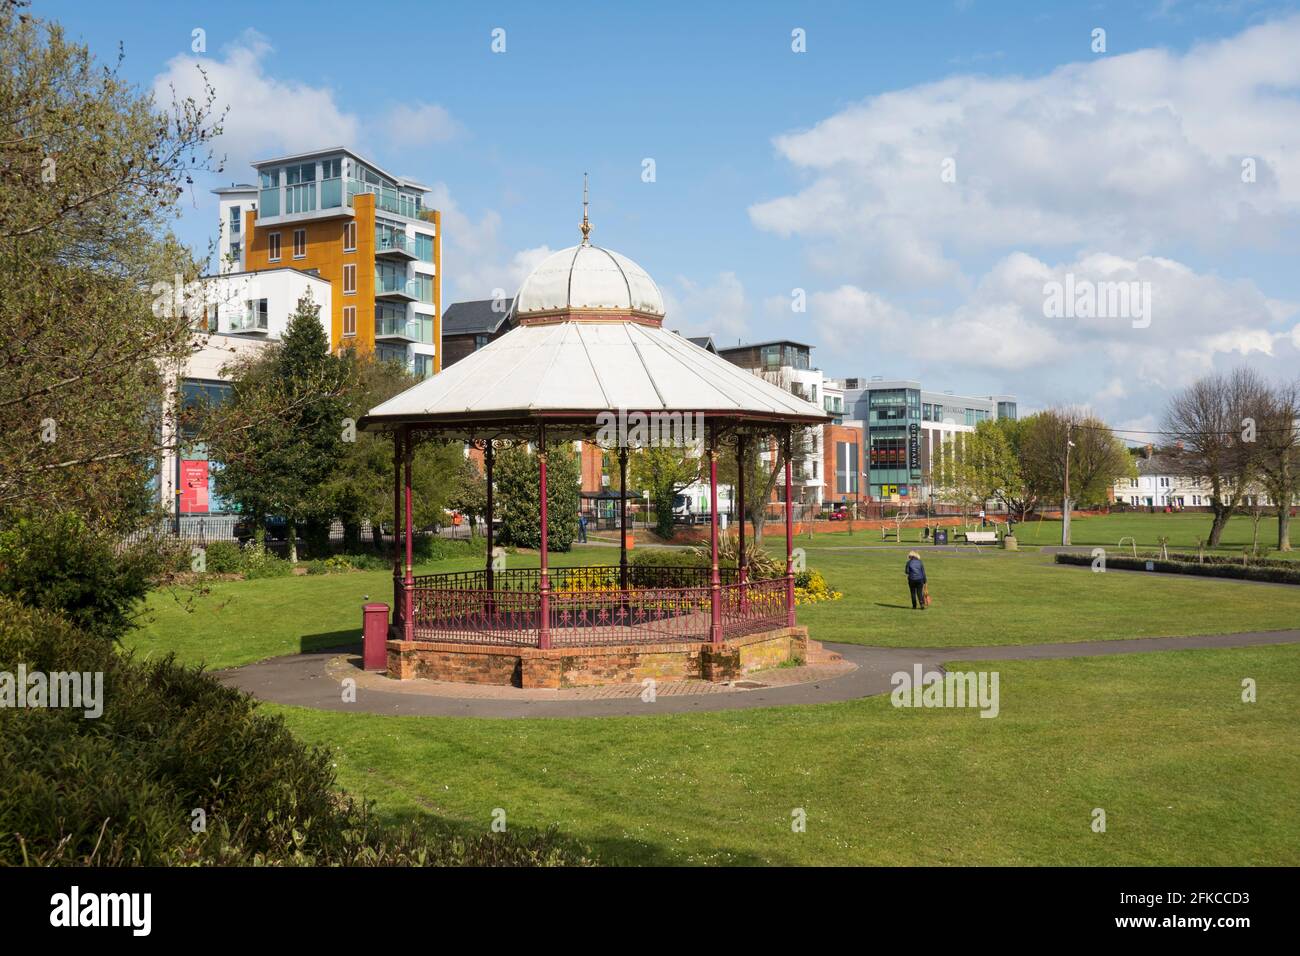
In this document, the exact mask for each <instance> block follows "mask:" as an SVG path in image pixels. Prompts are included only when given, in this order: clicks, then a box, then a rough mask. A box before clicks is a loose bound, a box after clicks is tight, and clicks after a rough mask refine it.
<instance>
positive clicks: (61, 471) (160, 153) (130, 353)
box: [0, 2, 221, 531]
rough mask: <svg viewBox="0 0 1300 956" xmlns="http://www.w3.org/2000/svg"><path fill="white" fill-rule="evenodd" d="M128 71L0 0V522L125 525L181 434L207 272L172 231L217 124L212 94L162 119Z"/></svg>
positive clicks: (145, 503)
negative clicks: (173, 388)
mask: <svg viewBox="0 0 1300 956" xmlns="http://www.w3.org/2000/svg"><path fill="white" fill-rule="evenodd" d="M120 65H121V60H120V58H119V61H118V63H117V64H114V65H111V66H103V65H101V64H99V63H97V62H96V61H95V59H94V58H93V57H92V56H91V55H90V53H89V51H88V50H87V48H86V47H85V46H83V45H80V44H74V43H70V42H68V41H67V39H66V38H65V36H64V33H63V30H62V29H61V28H60V27H59V26H58V25H57V24H54V23H51V22H47V21H44V20H41V19H38V18H35V17H32V16H29V15H27V14H26V13H24V12H21V8H20V7H19V5H17V4H14V3H11V2H7V3H3V4H0V274H2V275H3V276H4V281H3V282H0V415H3V418H4V421H5V427H4V428H3V429H0V520H5V521H9V520H12V518H13V517H14V515H13V513H12V512H15V511H17V512H21V511H26V510H31V509H42V508H44V509H55V510H68V511H76V512H79V513H81V514H83V515H85V516H86V517H87V518H88V519H89V520H90V521H91V522H92V523H93V524H95V525H96V526H99V527H109V526H113V527H116V528H117V529H118V530H119V531H120V530H126V528H127V527H129V526H131V525H134V524H137V523H139V522H140V520H141V519H142V518H143V517H144V516H145V513H146V512H147V510H148V507H149V500H150V496H149V494H148V491H147V482H148V479H149V477H150V475H151V473H152V471H153V469H154V468H155V467H156V460H157V454H158V452H159V450H160V449H161V448H162V447H165V446H166V445H167V443H168V438H167V437H166V436H168V435H170V434H173V433H174V431H175V429H174V428H172V427H170V424H169V422H168V420H167V419H168V416H169V415H172V414H174V411H173V410H174V405H173V403H170V402H167V401H165V400H164V398H165V392H166V390H167V389H168V387H169V383H174V382H175V377H176V376H175V370H176V369H177V368H178V367H179V365H180V363H181V362H182V361H184V360H185V358H186V357H187V356H188V355H189V354H190V351H191V349H192V347H193V343H192V337H191V323H190V318H189V316H188V315H187V314H186V309H185V305H186V304H187V302H186V295H187V293H188V292H189V291H192V289H193V287H192V283H193V281H194V280H195V279H196V278H197V276H198V272H199V266H198V263H197V261H196V258H195V256H194V255H192V254H191V253H190V252H189V250H187V249H185V248H184V247H183V246H182V245H181V243H180V242H179V241H178V240H177V239H176V237H175V235H174V233H173V231H172V228H171V223H172V220H173V219H174V218H175V217H176V215H177V207H178V200H179V199H180V197H181V196H183V195H184V193H185V191H186V189H187V188H188V187H189V186H190V185H191V184H192V175H193V173H194V172H195V171H197V170H209V171H211V170H214V168H215V170H216V171H219V170H220V165H219V164H214V162H213V157H212V154H211V151H210V149H209V145H210V142H211V140H212V137H213V136H215V135H217V134H218V133H219V132H220V130H221V127H220V122H219V118H215V119H214V117H213V116H212V110H211V105H212V93H211V90H210V89H209V91H208V95H207V97H206V100H204V101H202V102H200V101H196V100H194V99H186V100H183V101H180V102H173V103H172V104H171V106H170V108H169V109H168V110H166V111H162V110H160V109H159V108H158V106H157V105H156V104H155V102H154V100H153V98H152V96H150V95H148V94H145V93H142V92H141V91H139V90H137V89H136V88H134V87H133V86H131V85H130V84H129V83H127V82H126V81H125V80H123V79H122V77H121V76H120V75H119V72H118V71H119V68H120ZM160 286H161V288H163V289H166V290H167V291H166V294H165V295H160V294H159V292H158V291H156V289H157V288H158V287H160Z"/></svg>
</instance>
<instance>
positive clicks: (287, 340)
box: [210, 292, 354, 562]
mask: <svg viewBox="0 0 1300 956" xmlns="http://www.w3.org/2000/svg"><path fill="white" fill-rule="evenodd" d="M353 371H354V369H353V366H352V363H351V362H350V361H349V360H347V359H345V358H342V357H340V356H337V355H334V354H332V353H331V352H330V349H329V339H328V337H327V336H326V334H325V329H324V327H323V326H322V325H321V321H320V306H318V305H316V303H315V302H314V301H313V300H312V298H311V293H310V292H308V293H307V294H305V295H304V296H303V297H302V298H301V299H299V300H298V305H297V308H296V309H295V310H294V313H293V315H292V316H291V317H290V319H289V325H288V328H287V329H286V330H285V333H284V336H283V337H282V339H281V340H280V341H279V342H278V343H276V344H275V345H273V346H272V347H271V348H270V349H268V350H266V351H265V352H264V353H262V354H261V355H259V356H257V357H255V358H252V359H251V360H249V361H247V362H245V363H243V364H242V365H241V366H239V367H238V368H237V369H236V371H235V375H234V379H233V381H232V383H231V384H232V388H233V392H232V395H231V398H230V400H229V401H228V402H227V403H226V405H229V406H230V407H231V408H232V409H234V410H235V411H236V413H237V412H238V409H239V407H240V406H241V405H242V404H244V403H246V402H247V403H250V404H253V405H257V404H260V402H261V401H263V400H264V399H267V398H269V399H270V401H271V403H272V404H282V405H283V406H284V407H285V408H286V409H288V410H289V411H288V412H287V413H286V414H284V415H282V416H280V417H279V418H274V419H269V420H266V421H262V422H259V423H258V424H257V425H255V426H254V427H251V428H248V429H243V430H239V431H235V432H233V433H231V434H221V435H219V436H218V437H216V438H214V439H213V441H212V444H211V445H210V451H211V453H212V454H213V456H214V458H215V459H216V460H217V462H218V463H219V465H220V470H218V471H217V487H218V489H219V490H220V491H221V493H222V494H223V495H225V496H226V497H228V498H230V499H231V500H232V501H235V502H238V503H239V505H240V507H241V510H242V511H243V512H244V513H245V514H251V515H253V516H254V517H255V518H256V519H258V520H260V519H261V517H262V516H263V515H264V514H276V515H283V516H284V517H285V518H286V519H287V520H288V537H289V560H290V561H293V562H297V560H298V541H297V531H298V527H299V526H300V525H301V524H303V523H304V522H306V521H308V520H311V519H313V518H315V519H328V518H330V517H332V510H331V500H330V497H331V496H330V493H329V491H330V489H329V487H328V483H329V480H330V479H331V478H332V477H333V476H334V474H335V472H336V470H337V468H338V467H339V463H340V462H341V461H342V459H343V457H344V441H343V437H344V434H345V432H348V431H349V423H348V422H347V421H346V419H347V418H348V415H347V411H348V405H347V400H346V395H347V392H348V390H349V386H350V385H351V374H352V372H353ZM224 410H225V406H222V408H221V409H220V410H217V411H216V415H215V417H217V418H220V417H221V414H222V412H223V411H224Z"/></svg>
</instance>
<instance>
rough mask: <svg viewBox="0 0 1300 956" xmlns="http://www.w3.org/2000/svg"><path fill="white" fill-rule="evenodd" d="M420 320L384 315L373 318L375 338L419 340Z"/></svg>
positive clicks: (406, 340)
mask: <svg viewBox="0 0 1300 956" xmlns="http://www.w3.org/2000/svg"><path fill="white" fill-rule="evenodd" d="M420 331H421V322H420V320H419V319H407V318H399V317H396V316H392V317H389V316H384V317H380V318H377V319H376V320H375V338H376V339H389V340H391V339H400V340H402V341H405V342H418V341H420Z"/></svg>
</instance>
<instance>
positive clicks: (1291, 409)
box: [1255, 382, 1300, 551]
mask: <svg viewBox="0 0 1300 956" xmlns="http://www.w3.org/2000/svg"><path fill="white" fill-rule="evenodd" d="M1255 441H1256V444H1257V446H1258V447H1257V450H1256V462H1257V465H1258V475H1257V480H1258V483H1259V484H1260V485H1261V486H1262V488H1263V490H1264V493H1265V494H1266V495H1268V499H1269V500H1270V501H1271V502H1273V505H1274V507H1276V508H1277V549H1278V550H1279V551H1290V550H1291V507H1292V505H1294V503H1295V501H1296V499H1297V497H1300V382H1287V383H1284V384H1282V385H1280V386H1278V387H1277V388H1273V389H1270V390H1269V391H1268V393H1267V394H1266V395H1265V396H1264V399H1263V402H1262V408H1261V414H1260V419H1259V421H1258V422H1257V423H1256V435H1255Z"/></svg>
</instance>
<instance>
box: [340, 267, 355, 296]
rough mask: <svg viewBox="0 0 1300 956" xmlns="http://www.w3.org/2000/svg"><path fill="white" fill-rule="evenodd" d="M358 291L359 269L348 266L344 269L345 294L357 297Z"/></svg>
mask: <svg viewBox="0 0 1300 956" xmlns="http://www.w3.org/2000/svg"><path fill="white" fill-rule="evenodd" d="M356 291H357V267H356V266H355V265H352V264H348V265H346V266H344V267H343V293H344V294H345V295H356Z"/></svg>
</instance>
